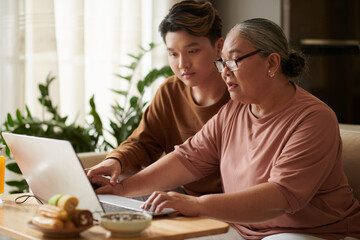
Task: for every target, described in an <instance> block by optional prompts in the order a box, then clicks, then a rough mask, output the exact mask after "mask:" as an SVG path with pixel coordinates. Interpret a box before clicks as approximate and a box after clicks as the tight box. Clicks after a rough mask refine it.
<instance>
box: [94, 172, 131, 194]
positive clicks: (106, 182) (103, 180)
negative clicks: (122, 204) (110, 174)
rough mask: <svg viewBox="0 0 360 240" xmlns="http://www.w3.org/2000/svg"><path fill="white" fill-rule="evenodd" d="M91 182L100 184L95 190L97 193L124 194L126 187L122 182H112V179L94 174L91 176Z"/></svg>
mask: <svg viewBox="0 0 360 240" xmlns="http://www.w3.org/2000/svg"><path fill="white" fill-rule="evenodd" d="M91 183H92V184H95V185H97V186H98V188H97V189H96V190H95V192H96V194H114V195H120V196H122V195H123V194H124V187H123V185H122V183H121V182H116V183H115V184H110V179H109V178H107V177H102V176H98V175H97V176H94V177H92V178H91Z"/></svg>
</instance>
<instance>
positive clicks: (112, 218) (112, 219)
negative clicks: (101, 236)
mask: <svg viewBox="0 0 360 240" xmlns="http://www.w3.org/2000/svg"><path fill="white" fill-rule="evenodd" d="M151 220H152V216H151V215H149V214H147V213H138V212H118V213H107V214H103V215H102V216H101V221H100V225H101V226H102V227H103V228H105V229H106V230H109V231H111V235H112V236H114V237H133V236H138V235H140V233H141V232H142V231H143V230H145V229H146V228H147V227H149V226H150V223H151Z"/></svg>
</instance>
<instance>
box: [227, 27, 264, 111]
mask: <svg viewBox="0 0 360 240" xmlns="http://www.w3.org/2000/svg"><path fill="white" fill-rule="evenodd" d="M256 50H257V49H256V48H254V47H253V46H252V45H251V44H250V42H249V41H248V40H247V39H245V38H243V37H242V36H241V35H240V34H239V33H238V31H237V30H236V29H234V30H232V31H231V32H230V33H229V34H228V35H227V37H226V39H225V42H224V47H223V50H222V54H221V58H222V60H223V61H226V60H230V59H237V58H240V57H242V56H245V55H246V54H249V53H251V52H253V51H256ZM237 66H238V70H235V71H233V72H231V71H229V70H228V68H227V67H226V68H225V70H224V72H222V78H223V79H224V81H225V83H226V84H227V87H228V91H229V93H230V97H231V99H232V100H235V101H240V102H242V103H245V104H254V103H255V104H257V103H259V102H260V99H261V96H264V94H266V90H267V89H268V87H269V85H268V84H270V82H271V81H268V78H267V77H266V76H267V71H268V69H269V67H268V62H267V58H264V57H262V56H261V55H260V54H259V53H256V54H254V55H251V56H249V57H246V58H244V59H242V60H240V61H238V62H237Z"/></svg>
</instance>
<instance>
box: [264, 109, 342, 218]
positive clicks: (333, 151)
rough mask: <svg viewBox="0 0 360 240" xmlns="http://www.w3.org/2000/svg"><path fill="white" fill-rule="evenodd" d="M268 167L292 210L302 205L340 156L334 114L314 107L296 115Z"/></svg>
mask: <svg viewBox="0 0 360 240" xmlns="http://www.w3.org/2000/svg"><path fill="white" fill-rule="evenodd" d="M299 119H300V120H298V121H297V122H296V123H294V125H295V127H294V128H293V129H292V133H291V134H290V136H289V138H288V139H285V140H284V141H286V144H285V147H284V149H283V151H282V153H281V154H280V156H279V157H278V159H277V160H276V162H275V166H274V167H273V168H272V170H271V174H270V178H269V182H273V183H275V184H276V185H277V186H278V188H279V189H280V191H281V192H282V193H283V194H284V196H285V197H286V198H287V200H288V202H289V204H290V206H291V209H292V211H291V212H292V213H294V212H296V211H298V210H300V209H302V208H303V207H304V206H305V205H306V204H308V203H309V202H310V201H311V200H312V199H314V196H315V194H319V193H320V192H322V191H325V192H326V191H327V190H329V189H327V190H326V189H320V187H321V186H323V184H324V181H326V180H327V179H328V178H329V175H330V174H331V172H332V170H333V169H334V167H335V166H337V165H336V162H337V161H338V160H340V159H341V138H340V133H339V128H338V122H337V118H336V116H335V114H334V113H333V112H332V111H331V110H329V109H320V108H319V109H316V110H314V111H311V112H307V114H306V115H305V116H304V117H302V118H299Z"/></svg>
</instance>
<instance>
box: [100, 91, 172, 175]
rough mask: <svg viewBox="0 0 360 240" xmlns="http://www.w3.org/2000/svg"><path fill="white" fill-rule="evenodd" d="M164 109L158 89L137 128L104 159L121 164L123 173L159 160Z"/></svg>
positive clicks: (162, 143) (162, 142)
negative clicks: (114, 160)
mask: <svg viewBox="0 0 360 240" xmlns="http://www.w3.org/2000/svg"><path fill="white" fill-rule="evenodd" d="M165 109H166V108H165V107H164V106H163V100H162V93H161V90H160V89H159V90H158V91H157V93H156V94H155V96H154V99H153V101H152V102H151V103H150V105H149V106H148V107H147V109H146V110H145V111H144V114H143V116H142V119H141V121H140V123H139V126H138V127H137V128H136V129H135V130H134V132H133V133H132V134H131V135H130V136H129V137H128V139H126V140H125V141H123V142H122V143H121V144H120V146H118V147H117V148H116V149H114V150H113V151H112V152H110V153H109V154H108V155H107V156H106V159H108V158H116V159H118V160H119V161H120V162H121V166H122V172H123V173H132V172H136V171H139V170H141V169H142V168H143V167H145V166H148V165H150V164H151V163H152V162H154V161H156V160H157V159H159V157H160V156H161V155H162V154H163V152H164V148H165V140H164V137H163V136H164V135H165V134H164V133H163V131H164V125H166V123H165V122H164V121H166V117H163V115H164V114H166V110H165ZM164 119H165V120H164Z"/></svg>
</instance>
